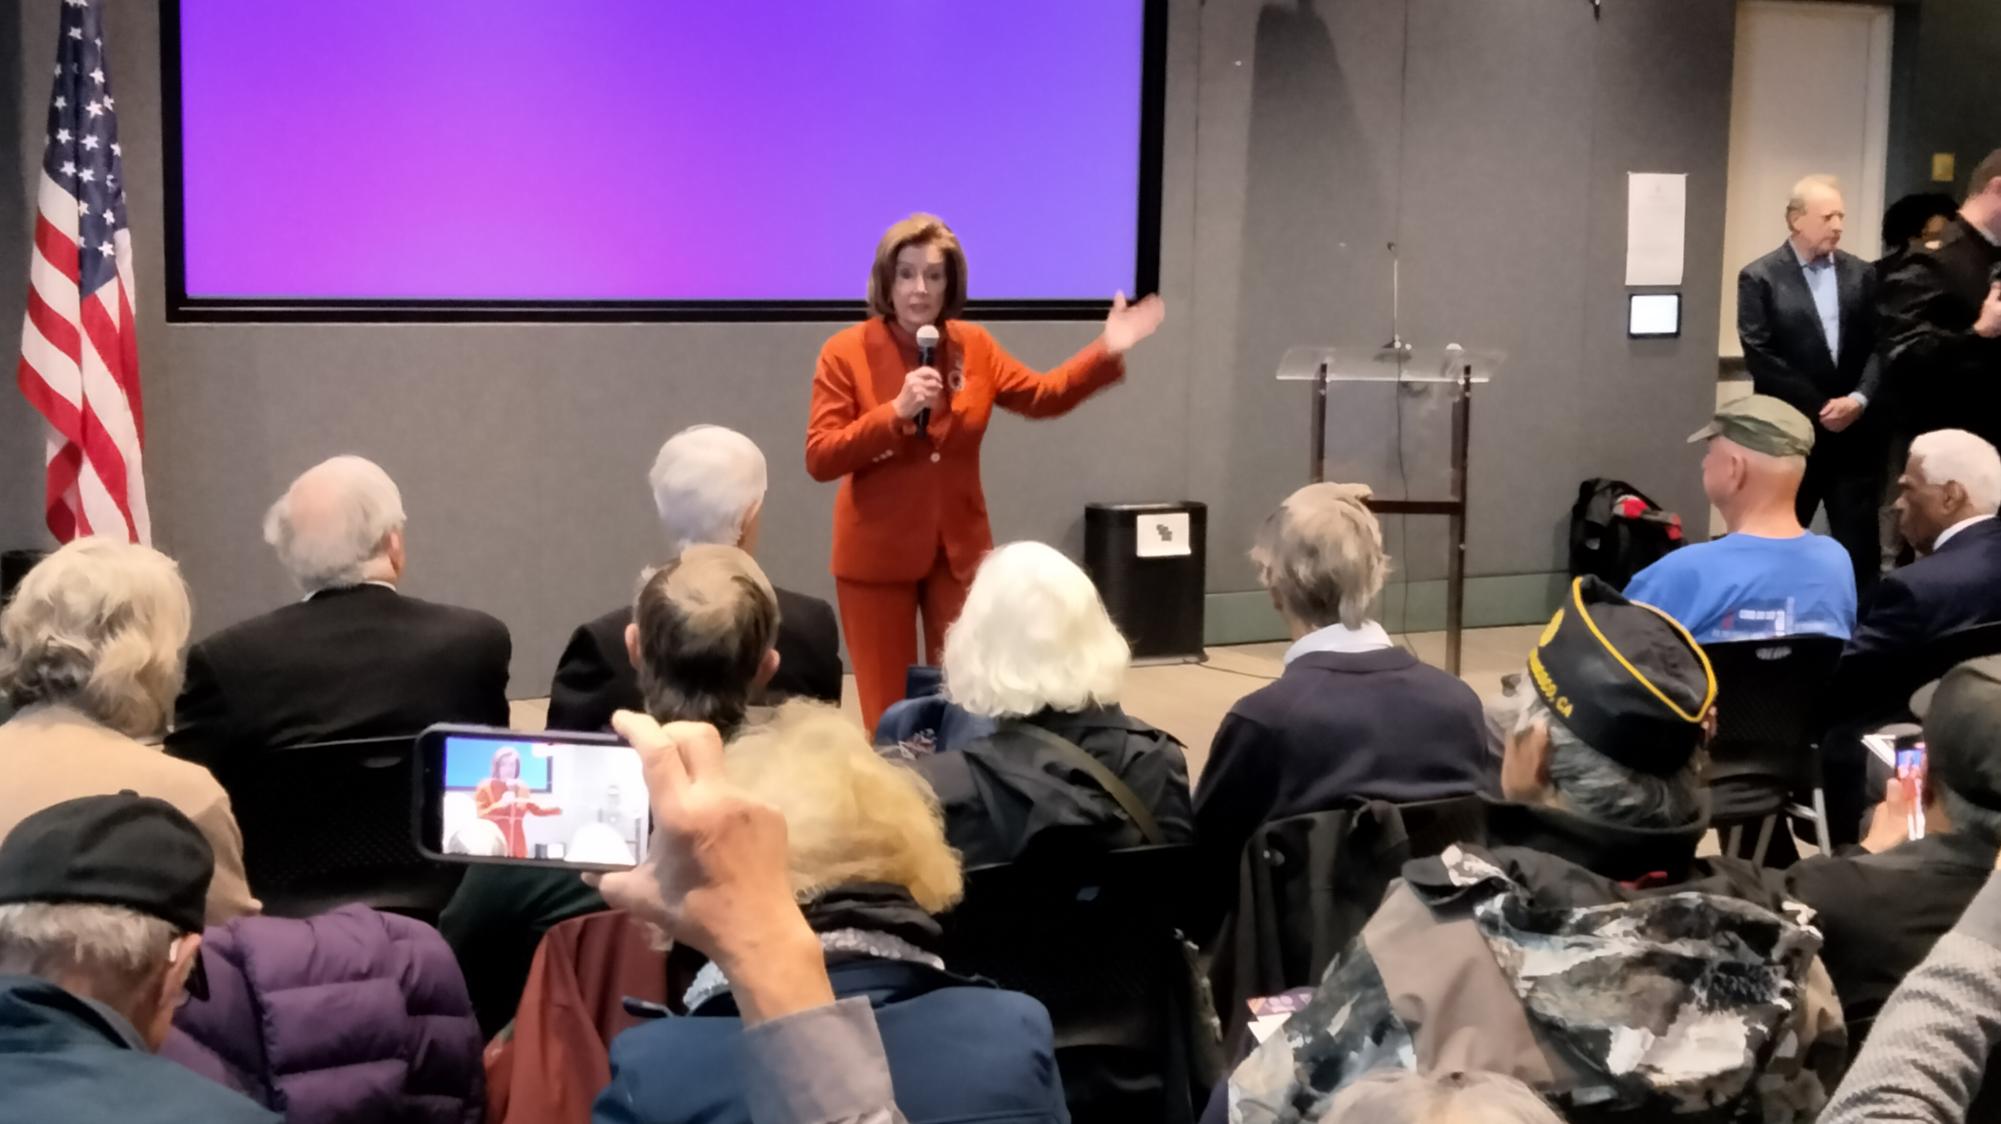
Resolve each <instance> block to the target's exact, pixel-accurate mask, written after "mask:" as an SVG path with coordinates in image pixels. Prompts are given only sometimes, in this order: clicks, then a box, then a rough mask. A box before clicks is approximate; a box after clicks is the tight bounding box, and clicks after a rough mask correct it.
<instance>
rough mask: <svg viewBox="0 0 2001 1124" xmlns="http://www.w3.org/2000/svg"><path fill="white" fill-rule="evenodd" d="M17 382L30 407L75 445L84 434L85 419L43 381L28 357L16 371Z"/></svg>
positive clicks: (23, 357) (64, 438) (25, 357)
mask: <svg viewBox="0 0 2001 1124" xmlns="http://www.w3.org/2000/svg"><path fill="white" fill-rule="evenodd" d="M15 375H16V381H18V382H19V383H20V384H21V393H22V394H23V395H24V396H26V398H27V399H28V405H30V406H33V407H34V408H35V412H37V413H39V414H41V415H42V417H43V418H45V419H47V420H48V423H49V427H50V428H51V429H54V430H55V431H56V432H57V433H58V434H60V435H61V437H62V439H63V440H65V441H68V442H71V443H74V442H75V441H76V439H77V438H78V437H79V436H81V435H82V433H83V418H82V417H81V416H80V415H79V414H78V413H77V410H76V407H75V406H73V405H71V404H70V401H69V399H67V398H64V397H63V396H62V395H60V394H57V393H56V392H55V391H54V390H53V389H51V388H50V387H49V384H48V383H47V382H45V381H43V379H42V373H41V372H40V371H37V370H35V367H34V364H32V363H30V362H28V357H27V356H25V355H24V356H22V357H21V363H20V366H19V367H18V368H17V369H16V370H15Z"/></svg>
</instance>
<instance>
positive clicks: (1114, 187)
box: [162, 0, 1166, 319]
mask: <svg viewBox="0 0 2001 1124" xmlns="http://www.w3.org/2000/svg"><path fill="white" fill-rule="evenodd" d="M1164 9H1165V4H1164V0H755V2H746V3H737V2H734V0H732V2H719V0H591V2H589V3H579V2H578V0H505V2H500V3H496V2H495V0H425V2H423V3H411V2H410V0H285V2H283V3H273V2H272V0H169V3H168V4H167V6H166V10H165V12H164V16H163V18H164V24H163V26H164V32H163V36H162V50H163V52H164V55H165V57H164V59H163V64H164V74H165V83H166V103H167V104H166V133H167V165H168V176H167V178H168V183H167V193H168V199H167V225H168V238H167V241H168V247H167V249H168V255H169V275H170V277H169V279H170V282H171V288H172V293H171V307H170V315H171V316H173V317H174V318H176V319H252V318H254V319H273V318H312V319H377V318H383V317H392V318H394V317H417V318H435V319H451V318H461V317H471V318H482V317H496V316H500V317H508V318H516V317H521V316H529V317H535V316H552V317H565V316H578V315H581V316H593V315H597V316H617V317H620V318H661V319H725V318H726V319H760V318H770V319H805V318H815V317H821V316H829V315H838V316H849V315H852V314H854V312H855V310H856V309H857V308H858V307H859V305H860V301H861V298H862V296H863V293H864V291H865V287H866V281H867V273H868V266H869V262H870V260H871V259H872V257H873V254H874V251H875V243H876V239H877V238H878V237H880V235H881V233H882V231H883V230H884V228H886V227H887V226H888V225H889V224H890V223H891V222H893V221H895V220H897V219H899V218H902V217H903V216H905V215H908V214H910V213H912V212H915V211H928V212H932V213H936V214H938V215H940V216H942V217H943V218H944V219H945V220H946V221H947V222H948V223H950V224H951V225H952V227H953V228H954V230H956V231H957V233H958V235H959V238H960V241H961V242H962V243H963V244H964V246H965V248H966V254H967V258H968V260H969V262H970V270H969V273H970V278H969V281H970V284H969V286H968V288H969V290H970V294H971V296H972V298H973V301H974V304H973V309H974V311H975V312H977V313H979V314H982V315H987V316H1001V317H1005V316H1055V317H1062V316H1066V315H1077V316H1084V315H1089V314H1091V313H1092V312H1093V311H1099V310H1102V309H1103V307H1104V303H1105V301H1107V300H1108V299H1109V298H1110V296H1111V294H1112V293H1113V291H1115V290H1124V291H1126V292H1127V293H1137V292H1146V291H1151V290H1152V289H1153V288H1154V287H1155V285H1156V283H1157V273H1158V261H1159V234H1160V230H1159V227H1160V216H1159V196H1160V145H1161V122H1160V115H1161V98H1162V90H1161V87H1162V67H1163V62H1164V60H1163V58H1162V55H1163V53H1164V45H1165V19H1166V16H1165V10H1164Z"/></svg>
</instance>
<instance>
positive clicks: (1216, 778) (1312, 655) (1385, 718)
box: [1195, 648, 1500, 920]
mask: <svg viewBox="0 0 2001 1124" xmlns="http://www.w3.org/2000/svg"><path fill="white" fill-rule="evenodd" d="M1499 770H1500V761H1499V759H1498V758H1496V757H1495V756H1494V754H1493V752H1492V751H1491V750H1490V749H1489V748H1488V746H1487V727H1486V719H1485V717H1484V715H1483V713H1482V711H1481V709H1480V699H1479V696H1478V695H1475V694H1474V693H1473V689H1472V688H1471V687H1468V686H1467V685H1466V684H1465V683H1464V682H1462V681H1460V680H1459V679H1458V678H1457V677H1455V676H1451V675H1447V674H1446V673H1445V672H1443V671H1440V670H1438V669H1437V668H1434V667H1430V666H1428V665H1426V664H1423V663H1421V662H1419V661H1418V659H1417V657H1416V656H1413V655H1411V654H1410V653H1409V652H1408V651H1405V650H1404V649H1402V648H1385V649H1382V650H1380V651H1374V652H1359V653H1348V652H1309V653H1306V654H1305V655H1302V656H1300V657H1299V658H1297V659H1295V660H1293V661H1292V662H1291V663H1290V664H1288V665H1286V668H1285V673H1284V674H1283V675H1281V676H1279V678H1278V679H1276V680H1274V681H1273V682H1272V683H1271V684H1270V685H1269V686H1265V687H1260V688H1258V689H1257V690H1256V691H1253V692H1251V693H1250V694H1248V695H1246V696H1244V697H1243V698H1241V699H1239V700H1237V705H1236V706H1234V707H1232V708H1231V709H1230V713H1229V714H1228V715H1226V716H1225V717H1224V718H1223V724H1222V726H1221V727H1220V728H1218V729H1217V731H1216V740H1215V741H1214V742H1213V743H1212V744H1211V746H1210V749H1209V763H1208V764H1207V765H1206V766H1204V767H1203V769H1202V780H1201V784H1200V785H1199V786H1198V787H1197V788H1196V790H1195V834H1196V839H1197V846H1198V848H1199V853H1200V856H1201V858H1200V866H1199V868H1198V876H1199V878H1200V889H1199V893H1201V895H1202V896H1203V898H1204V899H1205V901H1207V902H1209V903H1211V905H1212V907H1213V908H1212V909H1211V910H1207V911H1205V916H1207V917H1209V918H1210V919H1212V920H1213V919H1217V918H1220V916H1221V911H1222V910H1226V909H1227V908H1228V907H1229V906H1230V905H1231V904H1232V903H1234V902H1235V901H1236V890H1237V860H1238V857H1239V852H1241V851H1242V850H1243V849H1244V844H1245V843H1246V842H1248V841H1249V840H1250V838H1251V836H1252V834H1253V833H1255V832H1256V831H1257V829H1258V828H1259V827H1260V826H1261V825H1263V824H1266V823H1270V822H1271V821H1273V820H1277V819H1283V818H1285V817H1287V816H1296V815H1303V814H1305V813H1308V812H1323V811H1328V810H1331V809H1334V808H1338V807H1341V806H1342V805H1344V804H1349V803H1353V802H1355V801H1357V800H1361V799H1372V800H1387V801H1389V802H1390V803H1393V804H1409V803H1415V802H1417V801H1423V800H1443V799H1447V798H1449V797H1454V796H1466V795H1470V794H1473V793H1483V794H1486V795H1489V796H1498V795H1499V782H1500V775H1499Z"/></svg>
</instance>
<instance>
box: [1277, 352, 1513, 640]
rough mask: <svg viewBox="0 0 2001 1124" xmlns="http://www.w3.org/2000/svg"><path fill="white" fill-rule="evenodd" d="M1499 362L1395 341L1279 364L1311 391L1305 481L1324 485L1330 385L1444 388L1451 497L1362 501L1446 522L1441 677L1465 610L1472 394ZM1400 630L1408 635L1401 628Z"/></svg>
mask: <svg viewBox="0 0 2001 1124" xmlns="http://www.w3.org/2000/svg"><path fill="white" fill-rule="evenodd" d="M1505 359H1506V356H1505V355H1504V354H1503V353H1501V352H1498V351H1479V350H1471V349H1468V348H1463V347H1460V346H1459V345H1458V344H1452V345H1449V346H1447V347H1413V346H1411V345H1410V344H1407V343H1403V342H1401V341H1399V342H1394V343H1390V344H1385V345H1382V346H1378V347H1295V348H1293V349H1291V350H1290V351H1287V352H1286V353H1285V357H1284V358H1283V359H1281V360H1280V361H1279V365H1278V377H1279V380H1280V381H1282V382H1304V383H1309V384H1311V386H1312V388H1313V409H1312V410H1311V412H1310V413H1311V420H1312V423H1313V427H1312V432H1311V434H1310V435H1309V446H1308V447H1309V450H1310V452H1309V458H1310V459H1309V463H1308V478H1309V479H1311V480H1312V481H1313V482H1315V483H1318V482H1320V481H1322V480H1325V479H1326V478H1327V406H1328V398H1329V391H1330V389H1331V388H1332V386H1333V385H1334V384H1336V383H1397V384H1400V385H1403V386H1423V385H1444V386H1449V387H1450V388H1451V396H1452V453H1451V461H1452V463H1451V470H1452V486H1451V495H1450V497H1448V498H1446V499H1433V500H1419V499H1398V500H1378V499H1372V500H1370V501H1369V507H1370V508H1371V509H1372V510H1374V511H1376V512H1377V513H1378V514H1383V515H1443V516H1446V517H1447V518H1448V519H1449V520H1451V528H1450V531H1449V536H1450V538H1451V544H1452V546H1451V550H1452V553H1451V556H1450V557H1449V558H1448V559H1447V562H1446V578H1445V670H1447V671H1449V672H1451V673H1452V674H1454V675H1457V674H1459V653H1460V629H1461V625H1462V623H1463V619H1464V616H1465V609H1466V451H1467V448H1468V441H1469V438H1470V435H1471V422H1472V413H1473V388H1474V387H1476V386H1482V385H1485V384H1486V383H1487V382H1489V381H1491V380H1492V379H1493V377H1494V374H1495V372H1496V371H1498V370H1500V367H1501V364H1502V362H1503V361H1504V360H1505ZM1405 627H1408V623H1406V625H1405Z"/></svg>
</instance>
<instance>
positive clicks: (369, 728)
mask: <svg viewBox="0 0 2001 1124" xmlns="http://www.w3.org/2000/svg"><path fill="white" fill-rule="evenodd" d="M403 524H404V516H403V501H402V497H401V495H400V494H399V493H398V492H397V490H396V485H395V483H394V482H393V481H391V480H390V479H389V476H388V474H387V473H385V472H383V471H382V469H381V468H379V467H377V466H376V465H374V464H372V463H370V462H369V461H366V460H363V459H362V458H360V457H335V458H333V459H332V460H329V461H326V462H324V463H322V464H320V465H317V466H315V467H313V468H311V469H308V470H307V471H306V472H305V474H304V475H302V476H300V477H299V478H298V480H297V481H295V482H294V483H293V484H292V486H291V488H290V489H289V490H287V491H286V493H285V495H284V497H283V498H281V499H280V500H279V501H278V502H277V503H276V504H273V505H272V507H271V511H270V513H269V514H268V515H266V517H265V521H264V536H265V539H266V541H268V542H269V543H270V544H271V545H272V546H273V547H274V548H275V549H276V550H277V552H278V557H279V559H280V560H281V561H282V562H284V564H285V567H286V569H288V570H289V571H291V573H292V575H293V577H294V578H296V579H297V580H298V582H299V584H300V585H301V586H303V587H304V588H305V589H306V590H307V595H306V598H305V600H303V601H300V602H298V603H296V604H292V605H286V606H284V607H283V608H280V609H275V610H273V611H271V612H269V613H265V614H264V615H262V616H259V617H253V618H251V619H250V620H247V621H244V622H242V623H240V624H236V625H232V626H230V627H229V628H225V629H223V630H222V631H220V632H218V633H215V634H214V635H212V636H210V637H208V638H207V639H206V640H203V641H202V642H201V643H199V644H196V645H195V646H194V647H193V648H192V649H190V650H189V652H188V660H187V680H186V682H185V684H184V685H183V687H182V689H181V696H180V700H179V702H178V703H177V704H176V705H175V708H174V729H173V731H172V732H171V733H170V734H168V735H167V750H168V752H170V753H172V754H173V755H174V756H176V757H180V758H184V759H186V760H190V761H195V762H197V763H200V764H202V765H206V766H208V767H209V768H211V769H218V768H222V769H226V767H227V765H228V762H229V759H230V758H231V757H232V755H234V754H238V753H242V752H252V751H256V750H260V749H268V748H276V747H284V746H293V745H303V744H307V743H311V742H321V741H338V740H343V739H347V738H367V737H391V736H401V735H414V734H416V733H417V732H418V731H420V730H422V729H423V728H424V727H426V726H429V725H431V724H432V723H434V722H471V723H479V724H482V725H491V726H505V725H507V712H508V706H507V664H508V660H509V658H510V657H511V655H512V654H513V643H512V641H511V640H510V639H509V638H508V635H507V626H506V625H503V624H501V623H500V622H499V621H498V620H495V619H494V618H493V617H490V616H488V615H487V614H485V613H481V612H477V611H475V610H472V609H461V608H456V607H454V606H450V605H439V604H434V603H432V602H429V601H420V600H418V599H417V598H415V597H406V596H404V595H403V594H401V593H399V592H397V588H396V586H397V583H398V581H400V580H401V578H402V576H403V567H404V561H405V559H404V550H403Z"/></svg>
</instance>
